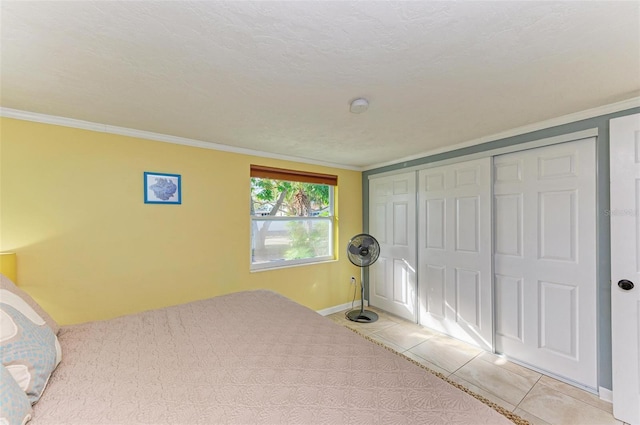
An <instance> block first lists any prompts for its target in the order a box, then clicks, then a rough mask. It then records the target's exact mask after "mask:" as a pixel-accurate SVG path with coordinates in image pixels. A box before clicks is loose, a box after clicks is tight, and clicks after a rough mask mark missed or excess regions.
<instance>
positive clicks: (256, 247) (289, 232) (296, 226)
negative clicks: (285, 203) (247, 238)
mask: <svg viewBox="0 0 640 425" xmlns="http://www.w3.org/2000/svg"><path fill="white" fill-rule="evenodd" d="M331 223H332V221H331V219H330V218H309V219H305V218H301V219H293V220H269V219H265V220H262V219H254V220H252V224H253V232H252V234H253V243H252V259H251V262H252V263H254V264H260V263H268V262H273V261H288V260H302V259H311V258H320V257H325V258H326V257H329V256H331V254H332V253H331V247H332V238H331Z"/></svg>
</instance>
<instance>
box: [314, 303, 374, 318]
mask: <svg viewBox="0 0 640 425" xmlns="http://www.w3.org/2000/svg"><path fill="white" fill-rule="evenodd" d="M364 306H365V307H368V306H369V302H368V301H367V300H364ZM359 307H360V300H356V301H355V302H354V303H353V308H359ZM349 309H351V303H344V304H340V305H336V306H333V307H329V308H324V309H322V310H317V311H316V312H317V313H318V314H320V315H321V316H328V315H330V314H333V313H339V312H341V311H345V310H349Z"/></svg>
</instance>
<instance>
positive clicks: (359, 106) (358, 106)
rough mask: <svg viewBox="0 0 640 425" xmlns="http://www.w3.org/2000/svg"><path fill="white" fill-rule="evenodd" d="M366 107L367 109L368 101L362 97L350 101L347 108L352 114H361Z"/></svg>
mask: <svg viewBox="0 0 640 425" xmlns="http://www.w3.org/2000/svg"><path fill="white" fill-rule="evenodd" d="M367 109H369V101H368V100H367V99H364V98H358V99H355V100H354V101H353V102H351V107H350V108H349V110H350V111H351V112H353V113H354V114H361V113H363V112H364V111H366V110H367Z"/></svg>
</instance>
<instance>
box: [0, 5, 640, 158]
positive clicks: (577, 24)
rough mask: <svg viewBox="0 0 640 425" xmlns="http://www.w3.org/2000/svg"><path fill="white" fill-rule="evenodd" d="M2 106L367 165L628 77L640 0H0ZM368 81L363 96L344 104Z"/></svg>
mask: <svg viewBox="0 0 640 425" xmlns="http://www.w3.org/2000/svg"><path fill="white" fill-rule="evenodd" d="M1 12H2V15H1V24H2V28H1V36H2V39H1V43H2V44H1V49H2V50H1V69H0V70H1V80H0V82H1V84H2V86H1V93H0V94H1V97H0V106H2V107H5V108H13V109H18V110H24V111H30V112H36V113H42V114H49V115H55V116H61V117H68V118H75V119H79V120H86V121H91V122H96V123H101V124H109V125H115V126H121V127H127V128H132V129H138V130H146V131H151V132H156V133H162V134H167V135H173V136H180V137H185V138H191V139H196V140H201V141H205V142H212V143H216V144H223V145H230V146H235V147H241V148H247V149H253V150H258V151H264V152H270V153H275V154H283V155H289V156H294V157H300V158H306V159H311V160H315V161H326V162H330V163H335V164H342V165H345V166H354V167H366V166H371V164H380V163H385V162H388V161H392V160H394V159H400V158H403V157H407V156H412V155H417V154H420V153H423V152H427V151H430V150H433V149H440V148H443V147H446V146H449V145H453V144H457V143H461V142H465V141H469V140H473V139H477V138H480V137H483V136H488V135H491V134H495V133H498V132H502V131H505V130H508V129H512V128H516V127H520V126H523V125H527V124H530V123H535V122H539V121H543V120H546V119H550V118H553V117H557V116H561V115H565V114H569V113H573V112H577V111H582V110H585V109H589V108H594V107H598V106H601V105H605V104H610V103H614V102H617V101H622V100H626V99H629V98H632V97H636V96H638V95H639V94H640V3H639V2H635V1H633V2H612V1H604V2H574V1H570V2H546V1H545V2H535V1H527V2H459V3H458V2H430V1H429V2H427V1H423V2H397V1H396V2H392V1H386V2H385V1H380V2H373V1H360V2H321V1H304V2H302V1H300V2H191V1H186V2H153V1H141V2H140V1H139V2H91V1H83V2H66V1H64V2H63V1H53V2H23V1H15V2H14V1H2V2H1ZM360 96H364V97H366V98H368V99H369V101H370V108H369V110H368V111H367V112H366V113H364V114H360V115H356V114H352V113H350V112H349V102H350V101H351V100H352V99H354V98H356V97H360Z"/></svg>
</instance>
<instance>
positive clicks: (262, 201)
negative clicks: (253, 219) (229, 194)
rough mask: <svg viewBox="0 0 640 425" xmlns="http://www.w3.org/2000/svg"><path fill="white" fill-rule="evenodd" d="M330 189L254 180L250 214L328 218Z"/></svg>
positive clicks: (329, 187) (288, 182) (308, 184)
mask: <svg viewBox="0 0 640 425" xmlns="http://www.w3.org/2000/svg"><path fill="white" fill-rule="evenodd" d="M330 192H331V186H328V185H326V184H313V183H302V182H290V181H285V180H271V179H261V178H252V179H251V208H252V211H251V215H253V216H257V217H264V216H274V217H318V216H319V217H329V216H331V215H332V211H331V205H330V199H331V196H330Z"/></svg>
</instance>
